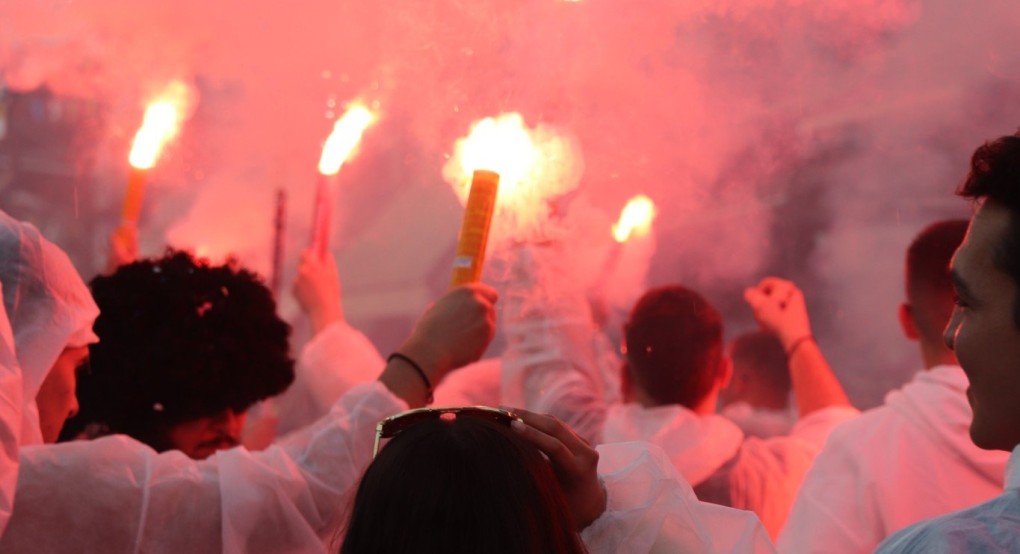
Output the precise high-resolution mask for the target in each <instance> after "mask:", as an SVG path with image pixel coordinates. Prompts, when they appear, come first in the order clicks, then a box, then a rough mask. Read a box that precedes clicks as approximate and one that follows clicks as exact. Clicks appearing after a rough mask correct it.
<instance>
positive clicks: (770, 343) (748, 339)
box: [730, 331, 792, 404]
mask: <svg viewBox="0 0 1020 554" xmlns="http://www.w3.org/2000/svg"><path fill="white" fill-rule="evenodd" d="M730 358H732V359H733V368H734V371H736V370H737V368H738V367H743V368H753V370H752V371H753V372H754V375H755V381H756V382H757V383H759V384H762V385H765V386H767V387H768V390H769V391H770V396H773V397H775V398H776V399H777V400H781V401H782V402H783V403H784V404H785V403H786V400H787V397H788V396H789V394H790V389H791V386H792V383H791V381H790V366H789V364H788V362H787V357H786V351H785V350H783V344H782V343H781V342H779V339H778V338H776V336H775V335H774V334H772V333H769V332H767V331H751V332H749V333H744V334H742V335H740V336H738V337H737V338H735V339H733V342H731V343H730Z"/></svg>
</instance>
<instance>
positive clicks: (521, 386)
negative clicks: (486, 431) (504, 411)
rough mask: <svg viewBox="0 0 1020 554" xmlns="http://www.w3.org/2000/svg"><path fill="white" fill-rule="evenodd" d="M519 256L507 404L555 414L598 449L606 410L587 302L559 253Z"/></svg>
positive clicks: (509, 315)
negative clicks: (597, 445) (575, 285)
mask: <svg viewBox="0 0 1020 554" xmlns="http://www.w3.org/2000/svg"><path fill="white" fill-rule="evenodd" d="M516 255H517V256H518V257H519V259H518V260H517V261H516V263H515V267H514V271H513V276H512V278H511V281H510V283H509V284H508V285H507V290H506V293H505V296H506V299H505V301H504V310H503V320H504V322H503V325H502V329H503V333H504V334H505V336H506V339H507V349H506V352H504V354H503V377H502V393H501V394H502V396H503V403H505V404H508V405H515V406H523V407H525V408H527V409H529V410H532V411H535V412H543V413H548V414H552V415H554V416H556V417H557V418H559V419H561V420H563V421H564V422H565V423H567V424H568V425H569V426H570V427H571V428H573V429H574V430H575V431H576V432H577V433H578V434H579V435H580V436H582V437H584V438H585V439H586V440H588V441H589V442H591V443H592V444H598V443H599V442H601V439H602V426H603V424H604V422H605V418H606V410H607V406H606V400H605V397H606V395H605V390H604V388H605V384H604V382H603V380H602V378H601V372H600V369H599V366H598V361H597V358H596V356H595V354H594V348H593V344H594V343H593V338H594V333H595V328H594V323H593V322H592V318H591V313H590V309H589V307H588V305H587V301H586V299H585V298H584V296H583V295H582V294H581V291H579V290H576V287H574V286H573V284H574V283H573V279H571V276H570V274H569V272H568V270H567V269H566V268H565V267H564V266H563V256H562V255H561V253H559V252H557V251H556V250H555V249H551V248H547V247H534V246H531V247H528V248H522V249H521V250H520V251H518V252H517V253H516Z"/></svg>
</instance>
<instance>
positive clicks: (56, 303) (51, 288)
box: [0, 212, 99, 445]
mask: <svg viewBox="0 0 1020 554" xmlns="http://www.w3.org/2000/svg"><path fill="white" fill-rule="evenodd" d="M0 283H2V284H3V293H4V307H5V308H6V309H7V316H8V317H9V318H10V322H11V329H12V330H13V331H14V342H15V351H16V355H17V358H18V363H19V364H20V365H21V371H22V376H23V382H22V391H23V393H22V401H23V403H24V411H23V413H22V428H21V444H22V445H29V444H39V443H41V442H42V432H41V431H40V429H39V412H38V410H37V409H36V405H35V396H36V393H38V392H39V387H40V385H42V382H43V380H44V379H45V378H46V375H47V374H48V373H49V371H50V368H52V367H53V364H54V362H56V361H57V357H59V356H60V353H61V352H63V351H64V348H67V347H69V346H85V345H87V344H90V343H93V342H96V341H97V340H98V339H97V338H96V336H95V334H93V333H92V323H93V322H94V321H95V320H96V316H98V315H99V308H98V307H96V303H95V302H93V300H92V294H91V293H90V292H89V289H88V287H86V286H85V283H84V282H83V281H82V279H81V277H80V276H79V275H78V271H77V270H76V269H75V268H74V266H73V265H72V264H71V260H69V259H68V258H67V255H66V254H64V252H63V251H62V250H60V249H59V248H57V247H56V246H55V245H54V244H53V243H51V242H50V241H48V240H46V239H45V238H43V236H42V235H41V234H39V231H38V230H37V229H36V228H35V227H33V226H32V225H30V224H28V223H22V222H20V221H17V220H15V219H13V218H11V217H10V216H8V215H7V214H5V213H3V212H0Z"/></svg>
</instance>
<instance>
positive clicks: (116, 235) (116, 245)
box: [106, 223, 138, 273]
mask: <svg viewBox="0 0 1020 554" xmlns="http://www.w3.org/2000/svg"><path fill="white" fill-rule="evenodd" d="M137 259H138V228H137V227H135V225H133V224H131V223H122V224H121V225H120V227H117V229H115V230H114V231H113V233H112V234H111V235H110V252H109V257H108V258H107V260H106V272H107V273H113V272H114V271H117V268H118V267H120V266H122V265H127V264H129V263H131V262H133V261H135V260H137Z"/></svg>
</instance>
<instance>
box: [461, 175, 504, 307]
mask: <svg viewBox="0 0 1020 554" xmlns="http://www.w3.org/2000/svg"><path fill="white" fill-rule="evenodd" d="M498 192H499V174H498V173H495V172H492V171H486V170H481V169H479V170H476V171H475V172H474V174H473V175H472V177H471V192H469V193H468V199H467V205H466V206H465V207H464V222H463V223H462V224H461V227H460V237H459V238H458V240H457V255H456V257H454V259H453V279H452V280H451V281H450V288H453V287H457V286H460V285H463V284H465V283H475V282H478V281H479V280H480V279H481V278H482V265H483V263H484V262H485V245H486V244H487V243H488V241H489V227H490V226H491V224H492V214H493V213H494V212H495V210H496V195H497V193H498Z"/></svg>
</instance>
